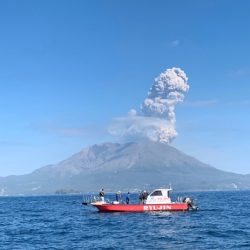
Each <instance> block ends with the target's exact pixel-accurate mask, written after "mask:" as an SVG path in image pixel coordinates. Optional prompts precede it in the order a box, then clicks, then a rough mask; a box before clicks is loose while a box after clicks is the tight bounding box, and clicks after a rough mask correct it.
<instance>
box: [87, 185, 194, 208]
mask: <svg viewBox="0 0 250 250" xmlns="http://www.w3.org/2000/svg"><path fill="white" fill-rule="evenodd" d="M171 190H172V189H171V188H160V189H155V190H154V191H153V192H151V193H150V194H149V195H148V196H147V198H146V200H145V201H144V203H143V204H140V203H139V204H123V203H121V202H117V201H114V202H110V203H108V202H106V201H94V202H90V204H91V205H92V206H94V207H96V208H97V209H98V210H99V211H100V212H150V211H188V210H190V209H192V210H196V209H197V207H196V206H195V205H194V203H193V200H192V199H190V198H184V199H181V200H179V201H176V202H172V201H171V199H170V195H169V193H170V191H171ZM83 204H84V205H86V204H87V203H86V202H83Z"/></svg>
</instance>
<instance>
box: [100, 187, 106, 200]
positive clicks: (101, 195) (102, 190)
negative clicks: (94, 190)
mask: <svg viewBox="0 0 250 250" xmlns="http://www.w3.org/2000/svg"><path fill="white" fill-rule="evenodd" d="M104 195H105V194H104V189H103V188H102V189H101V190H100V193H99V196H100V198H101V200H102V202H104Z"/></svg>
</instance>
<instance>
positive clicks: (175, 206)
mask: <svg viewBox="0 0 250 250" xmlns="http://www.w3.org/2000/svg"><path fill="white" fill-rule="evenodd" d="M92 205H93V206H94V207H96V208H97V209H98V210H99V211H100V212H150V211H187V210H189V206H188V204H187V203H170V204H95V203H92Z"/></svg>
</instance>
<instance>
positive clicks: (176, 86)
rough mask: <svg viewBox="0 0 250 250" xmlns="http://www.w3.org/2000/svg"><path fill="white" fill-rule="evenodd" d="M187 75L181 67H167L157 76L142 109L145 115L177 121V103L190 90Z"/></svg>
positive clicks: (181, 100)
mask: <svg viewBox="0 0 250 250" xmlns="http://www.w3.org/2000/svg"><path fill="white" fill-rule="evenodd" d="M187 80H188V78H187V76H186V74H185V72H184V71H183V70H181V69H180V68H172V69H167V70H166V71H164V72H162V73H161V74H160V75H159V76H158V77H156V78H155V82H154V84H153V86H152V88H151V89H150V90H149V93H148V97H147V98H146V99H145V100H144V102H143V104H142V107H141V111H142V113H143V114H144V115H145V116H151V117H159V118H163V119H167V120H168V121H169V122H170V123H172V124H174V123H175V112H174V111H175V105H176V104H177V103H179V102H183V100H184V94H185V93H186V92H187V91H188V89H189V85H188V84H187Z"/></svg>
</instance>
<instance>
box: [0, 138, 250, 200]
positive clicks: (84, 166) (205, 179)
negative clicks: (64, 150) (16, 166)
mask: <svg viewBox="0 0 250 250" xmlns="http://www.w3.org/2000/svg"><path fill="white" fill-rule="evenodd" d="M170 183H171V185H172V187H173V188H174V190H179V191H181V190H185V191H186V190H190V191H191V190H232V189H249V188H250V176H249V175H241V174H235V173H230V172H225V171H221V170H219V169H216V168H214V167H212V166H210V165H207V164H204V163H202V162H201V161H199V160H197V159H195V158H193V157H191V156H188V155H187V154H185V153H183V152H181V151H179V150H178V149H176V148H174V147H172V146H169V145H167V144H163V143H157V142H151V141H144V142H131V143H125V144H119V143H104V144H100V145H93V146H89V147H86V148H84V149H83V150H81V151H80V152H78V153H76V154H74V155H72V156H71V157H70V158H68V159H66V160H64V161H61V162H59V163H58V164H54V165H48V166H45V167H41V168H39V169H37V170H35V171H34V172H32V173H30V174H26V175H20V176H8V177H1V178H0V192H1V194H2V195H14V194H51V193H55V192H56V191H57V190H66V192H67V191H69V192H73V191H78V192H92V191H97V190H99V189H100V188H101V187H104V188H105V190H106V191H117V190H139V189H144V188H147V189H152V188H155V187H160V186H168V185H169V184H170Z"/></svg>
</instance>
